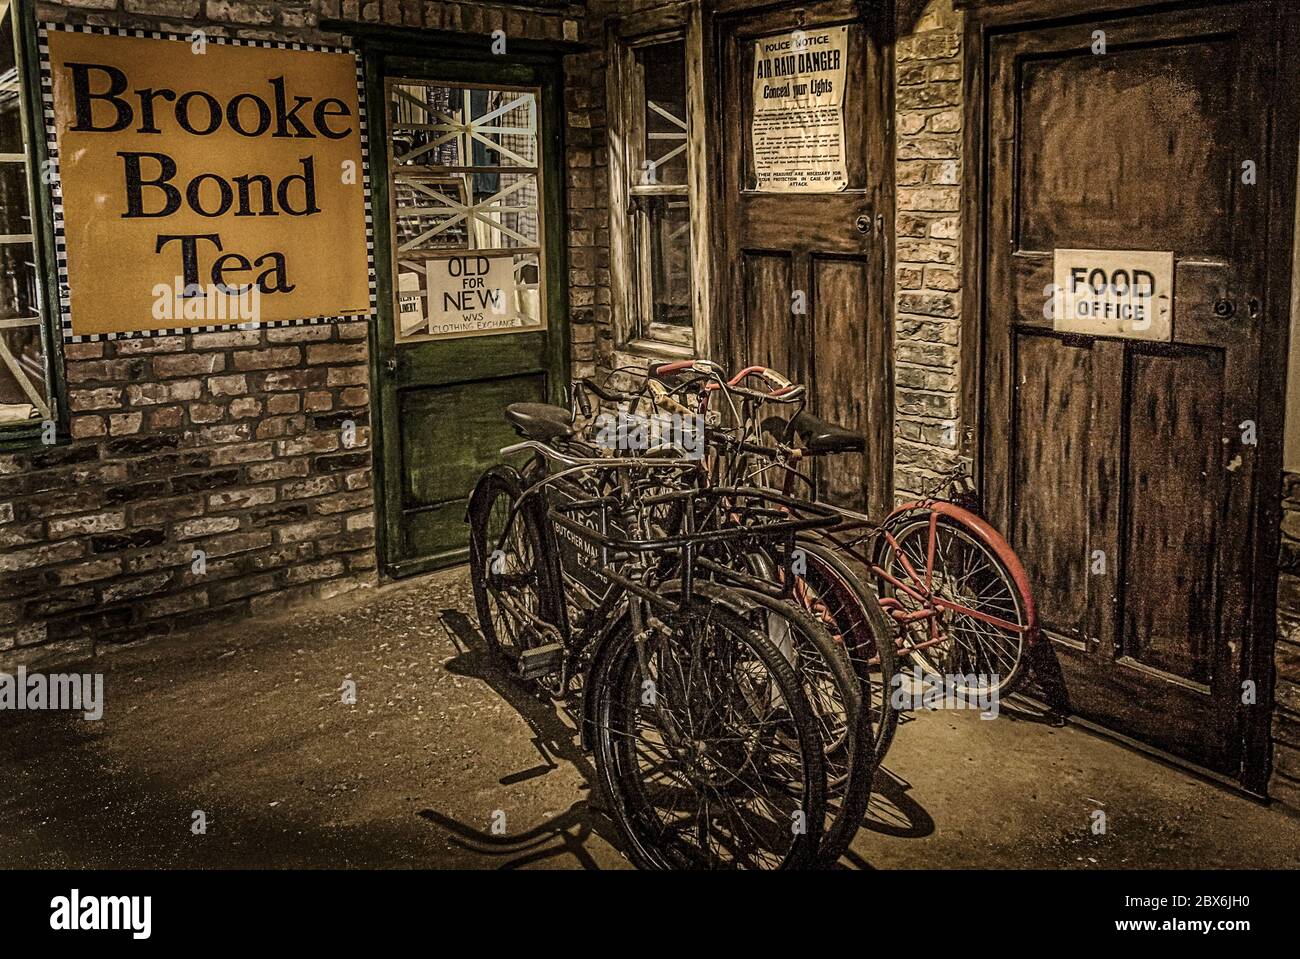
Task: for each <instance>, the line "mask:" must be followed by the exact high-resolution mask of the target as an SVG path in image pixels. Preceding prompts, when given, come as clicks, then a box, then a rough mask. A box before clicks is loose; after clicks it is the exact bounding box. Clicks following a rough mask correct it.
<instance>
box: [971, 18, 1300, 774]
mask: <svg viewBox="0 0 1300 959" xmlns="http://www.w3.org/2000/svg"><path fill="white" fill-rule="evenodd" d="M1273 13H1274V11H1273V8H1272V6H1271V5H1269V4H1262V3H1261V4H1239V5H1233V6H1230V7H1220V8H1206V9H1200V10H1185V11H1181V12H1175V13H1166V14H1161V15H1152V16H1143V17H1133V18H1127V19H1116V20H1108V21H1099V22H1093V21H1091V20H1090V21H1089V22H1088V23H1086V24H1079V25H1071V26H1061V27H1054V28H1049V29H1039V30H1031V31H1027V32H1013V33H1008V34H1004V35H999V36H994V37H993V38H992V40H991V41H990V45H989V60H988V74H987V83H988V87H987V105H988V121H987V122H988V127H987V131H986V133H987V135H986V139H985V142H987V143H988V145H989V146H988V155H987V176H988V181H987V182H988V201H987V202H988V205H987V208H986V212H985V216H986V218H987V222H986V229H987V243H986V247H985V249H986V250H987V253H986V256H987V260H986V269H987V274H986V286H985V302H984V304H983V309H984V323H985V330H986V339H985V347H984V348H985V370H984V375H985V389H986V394H985V407H984V410H983V423H984V430H985V432H984V440H983V458H984V486H985V495H986V499H987V504H988V508H989V512H990V519H991V520H992V521H993V522H994V523H995V524H996V525H997V526H999V527H1000V528H1002V529H1003V530H1005V531H1007V533H1008V535H1009V538H1010V539H1011V541H1012V544H1013V545H1014V547H1015V549H1016V551H1017V552H1018V553H1019V554H1020V556H1021V557H1022V559H1023V560H1024V563H1025V566H1026V569H1027V570H1028V571H1029V574H1030V577H1031V580H1032V583H1033V589H1034V593H1035V598H1036V600H1037V603H1038V608H1039V611H1040V616H1041V621H1042V624H1043V627H1044V630H1045V635H1047V636H1048V637H1050V638H1051V640H1052V642H1053V644H1054V645H1055V649H1056V652H1057V654H1058V658H1059V659H1060V662H1061V666H1062V670H1063V673H1064V678H1065V681H1066V685H1067V688H1068V694H1069V698H1070V701H1071V705H1072V706H1073V708H1074V709H1075V710H1076V711H1077V712H1079V713H1081V714H1082V715H1084V716H1088V717H1091V718H1094V719H1097V720H1100V721H1101V722H1103V723H1104V724H1105V725H1107V726H1109V727H1110V728H1113V729H1115V730H1117V731H1119V732H1121V733H1125V734H1128V735H1130V736H1132V737H1134V738H1136V739H1138V740H1140V741H1142V742H1145V743H1148V744H1151V745H1154V746H1156V747H1158V748H1160V749H1162V750H1165V751H1167V752H1170V753H1172V754H1175V755H1177V756H1180V757H1184V758H1186V759H1190V760H1192V761H1193V762H1195V763H1197V764H1200V765H1203V766H1206V767H1209V768H1211V769H1214V770H1218V771H1220V772H1224V773H1228V774H1230V775H1237V774H1238V773H1239V772H1240V767H1241V763H1242V761H1243V754H1242V743H1243V738H1244V736H1245V733H1244V726H1245V723H1246V718H1245V710H1244V708H1243V706H1242V693H1243V687H1242V683H1243V681H1245V680H1248V679H1253V680H1255V681H1256V682H1257V683H1258V688H1260V689H1263V688H1264V687H1265V685H1266V683H1267V679H1266V676H1267V670H1266V667H1265V666H1264V665H1263V663H1262V662H1261V661H1259V660H1258V659H1256V660H1251V659H1249V658H1248V657H1247V655H1246V654H1245V652H1244V651H1246V650H1248V649H1250V647H1251V644H1250V641H1249V640H1250V635H1251V634H1250V622H1249V619H1250V610H1251V603H1252V584H1253V581H1254V576H1253V571H1252V569H1251V560H1250V557H1251V555H1252V553H1251V535H1252V534H1251V531H1252V529H1253V527H1254V523H1255V510H1256V509H1258V505H1257V502H1256V499H1255V496H1256V493H1255V491H1256V489H1257V485H1256V483H1257V476H1256V469H1257V454H1258V446H1257V445H1255V443H1256V442H1257V437H1256V436H1255V435H1254V434H1253V433H1252V432H1251V430H1252V429H1253V427H1252V424H1255V423H1258V422H1261V421H1263V420H1264V419H1266V418H1267V416H1268V415H1269V414H1268V413H1267V407H1266V406H1261V403H1264V404H1267V403H1272V402H1273V400H1272V399H1270V398H1268V397H1263V398H1262V397H1261V395H1260V365H1259V364H1260V362H1261V359H1262V358H1261V355H1260V344H1261V339H1262V337H1264V336H1265V333H1266V330H1265V319H1264V318H1265V317H1266V316H1267V315H1268V314H1267V311H1266V310H1265V308H1264V303H1265V299H1266V296H1267V292H1268V291H1267V290H1266V288H1265V287H1266V276H1265V269H1266V265H1267V262H1268V255H1267V254H1268V251H1267V243H1266V237H1267V234H1268V196H1269V194H1268V189H1267V188H1266V186H1264V185H1263V183H1262V178H1261V179H1260V180H1259V181H1258V182H1256V181H1254V180H1252V177H1251V176H1250V172H1251V170H1252V167H1253V169H1254V170H1255V171H1258V170H1262V169H1264V168H1265V167H1266V165H1267V157H1268V147H1269V143H1268V134H1269V124H1270V103H1269V99H1268V94H1267V91H1268V89H1269V88H1270V86H1269V84H1270V73H1269V71H1270V70H1271V63H1272V59H1271V57H1270V55H1269V54H1268V53H1267V51H1268V49H1269V31H1270V29H1271V23H1272V20H1273ZM1099 30H1100V31H1104V43H1105V48H1104V49H1105V52H1100V51H1099V50H1098V48H1097V42H1098V39H1099V35H1098V34H1097V33H1096V32H1095V31H1099ZM1289 149H1294V143H1292V144H1291V146H1290V147H1289ZM1057 249H1086V250H1144V251H1172V253H1173V256H1174V264H1175V266H1174V273H1173V277H1174V291H1173V310H1172V322H1173V330H1172V339H1171V341H1169V342H1160V343H1156V342H1144V341H1141V340H1137V339H1125V338H1105V337H1100V336H1087V335H1074V334H1064V333H1059V332H1056V331H1055V330H1054V328H1053V327H1054V321H1053V319H1051V318H1050V316H1051V311H1050V310H1048V311H1045V309H1044V306H1045V301H1046V299H1047V298H1048V296H1050V290H1051V285H1052V283H1053V251H1054V250H1057ZM1265 359H1267V358H1265ZM1277 359H1278V358H1277V357H1273V358H1272V361H1273V362H1276V361H1277ZM1268 482H1272V483H1276V482H1277V477H1276V476H1273V477H1272V478H1269V479H1268ZM1265 579H1266V581H1268V580H1267V577H1266V578H1265ZM1262 695H1264V696H1267V693H1263V694H1262Z"/></svg>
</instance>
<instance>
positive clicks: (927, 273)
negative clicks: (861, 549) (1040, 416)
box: [894, 0, 962, 499]
mask: <svg viewBox="0 0 1300 959" xmlns="http://www.w3.org/2000/svg"><path fill="white" fill-rule="evenodd" d="M961 35H962V21H961V15H960V14H957V13H955V12H954V11H953V9H952V0H933V2H931V3H930V4H928V5H927V7H926V8H925V11H924V12H923V13H922V15H921V16H920V18H919V19H918V20H917V21H916V23H915V25H914V26H913V27H912V32H911V33H909V34H907V35H903V36H900V37H899V39H898V44H897V47H896V52H895V59H896V64H895V66H896V70H895V90H894V95H895V109H896V111H897V112H896V116H895V125H896V130H897V136H896V138H895V140H896V143H895V150H896V156H895V176H896V179H897V185H898V194H897V196H898V203H897V213H896V216H895V234H896V235H895V251H896V253H895V277H894V279H895V304H894V305H895V313H894V362H895V365H894V376H895V388H894V403H895V415H894V488H895V495H896V496H897V497H899V498H900V499H906V498H910V494H915V493H917V492H919V491H920V489H921V487H922V486H924V485H925V484H926V483H927V482H928V480H929V478H931V477H933V476H935V475H936V474H937V473H939V472H941V471H943V470H945V469H947V468H948V467H949V466H951V465H952V464H953V463H954V462H955V461H956V459H957V457H958V453H957V450H958V447H959V445H960V442H961V423H960V416H961V411H960V409H959V408H958V401H959V397H960V380H959V371H958V356H959V351H960V334H961V217H960V213H959V210H960V195H961V188H960V186H959V184H960V183H961V151H962V137H961V133H962V130H961V127H962V98H961V74H962V64H961Z"/></svg>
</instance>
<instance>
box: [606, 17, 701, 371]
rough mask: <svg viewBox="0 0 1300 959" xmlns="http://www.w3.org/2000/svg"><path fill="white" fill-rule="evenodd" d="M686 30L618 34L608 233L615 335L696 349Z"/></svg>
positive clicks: (645, 345)
mask: <svg viewBox="0 0 1300 959" xmlns="http://www.w3.org/2000/svg"><path fill="white" fill-rule="evenodd" d="M687 51H688V40H687V37H686V35H685V33H684V32H683V34H681V35H671V36H667V37H664V36H657V37H652V38H646V39H634V40H630V41H629V40H626V39H622V40H620V41H619V42H618V43H617V44H616V47H615V53H614V60H615V67H614V69H613V70H611V81H610V82H611V90H610V102H611V108H612V109H611V127H612V132H613V135H612V137H611V141H610V142H611V152H612V153H613V154H615V155H613V156H611V163H610V173H611V191H612V196H611V207H612V210H611V234H612V236H613V243H612V246H613V251H612V258H613V260H614V261H615V262H614V263H613V264H612V265H613V271H612V277H611V279H612V281H613V286H614V294H615V303H616V309H617V310H619V311H620V314H621V315H619V316H618V317H617V318H616V320H617V323H618V326H619V338H620V341H621V345H622V346H624V347H627V348H632V349H636V348H641V349H642V350H643V351H646V352H652V353H682V354H689V353H692V352H694V351H695V350H696V348H697V340H701V339H702V338H701V337H700V336H699V335H698V331H699V330H700V328H701V327H702V323H703V319H704V318H703V317H700V316H698V315H697V307H696V303H697V302H698V301H699V296H698V294H699V292H700V290H699V283H700V277H698V276H697V275H696V273H695V264H696V263H698V262H700V261H701V260H700V258H699V257H697V256H696V249H697V244H702V243H703V242H704V238H703V237H701V236H699V235H693V234H698V233H700V232H701V231H699V230H698V229H693V228H692V225H693V223H698V222H701V221H700V216H701V210H700V209H699V206H698V205H699V203H700V202H701V198H700V197H699V195H698V194H699V189H700V188H699V185H698V184H699V183H700V182H702V180H701V177H700V175H699V174H700V173H701V172H702V171H699V170H696V169H694V165H695V164H696V163H697V162H698V161H697V159H696V156H695V150H694V149H693V142H692V125H693V122H694V121H693V114H694V113H695V112H696V111H693V110H692V102H691V97H690V95H689V87H690V84H688V71H689V69H690V59H691V58H690V57H688V54H687Z"/></svg>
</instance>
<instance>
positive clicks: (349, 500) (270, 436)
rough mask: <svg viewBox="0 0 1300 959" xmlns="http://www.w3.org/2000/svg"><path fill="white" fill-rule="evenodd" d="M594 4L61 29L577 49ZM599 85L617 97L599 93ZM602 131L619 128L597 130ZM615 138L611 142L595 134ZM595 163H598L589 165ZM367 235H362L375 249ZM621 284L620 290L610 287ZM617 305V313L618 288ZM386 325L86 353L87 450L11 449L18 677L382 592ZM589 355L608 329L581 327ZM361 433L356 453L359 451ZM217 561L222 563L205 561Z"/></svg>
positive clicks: (87, 348) (185, 6)
mask: <svg viewBox="0 0 1300 959" xmlns="http://www.w3.org/2000/svg"><path fill="white" fill-rule="evenodd" d="M578 13H580V8H577V7H575V6H573V5H571V4H566V3H546V2H544V0H542V2H534V3H533V4H531V5H529V7H528V8H526V9H516V8H510V7H507V6H504V5H501V6H498V5H491V4H469V3H462V4H457V3H428V2H414V0H401V2H395V0H387V2H382V3H381V2H378V0H374V2H362V3H358V2H355V0H310V2H307V0H301V2H293V0H284V2H262V0H254V2H236V0H62V2H58V3H44V4H41V5H39V7H38V16H39V17H40V18H42V19H47V20H55V21H71V22H83V23H91V24H94V25H116V26H130V27H143V28H151V29H162V30H170V31H175V32H188V31H189V30H191V29H193V27H194V26H198V25H201V26H203V27H204V29H206V30H208V31H209V33H212V34H215V35H229V36H242V37H251V38H257V39H297V40H303V41H307V42H320V43H336V42H338V40H339V37H338V35H337V34H330V33H325V32H322V31H321V30H320V29H319V27H318V24H319V21H320V19H321V18H322V17H338V18H343V19H347V20H356V21H361V22H367V23H380V22H382V23H387V24H400V25H403V26H408V27H426V28H430V29H450V30H459V31H464V32H473V33H483V34H484V35H485V36H484V42H485V44H486V43H487V36H486V35H487V34H489V33H490V32H491V31H493V30H497V29H503V30H505V31H506V33H507V37H508V38H509V37H516V38H528V39H537V40H560V39H568V40H574V39H578V37H579V34H580V31H581V23H580V22H579V21H578V20H577V19H576V18H575V17H576V14H578ZM570 61H571V65H572V67H573V69H575V70H576V71H578V75H579V76H580V77H581V79H580V80H578V81H575V84H572V85H571V86H573V87H574V89H572V90H571V91H570V92H569V93H568V94H567V96H568V102H567V104H566V106H568V107H569V111H570V112H569V126H570V129H569V130H568V138H569V141H570V143H572V144H573V145H574V146H575V148H576V150H577V154H576V155H571V157H570V159H571V161H572V163H573V171H572V172H571V174H570V184H569V185H570V193H569V195H570V198H571V200H572V203H573V212H572V217H573V224H574V228H575V230H576V231H577V236H576V238H575V239H576V240H579V241H581V242H577V243H575V254H576V255H575V256H574V262H573V277H572V279H573V281H574V293H573V306H574V310H575V315H574V321H575V323H574V326H575V330H583V329H590V328H591V326H592V318H593V316H594V310H595V308H596V307H597V306H598V305H599V299H600V298H599V294H598V293H597V289H596V284H597V283H598V282H599V279H600V271H601V270H602V269H605V270H606V271H607V267H608V264H607V263H602V261H601V260H600V255H599V253H598V252H597V250H596V249H595V248H596V246H597V244H599V243H604V244H607V243H608V231H607V228H605V232H604V233H601V234H599V235H598V234H597V233H596V231H597V230H599V229H600V228H601V227H602V226H603V219H602V218H603V215H604V214H603V212H597V204H598V201H597V199H596V196H597V195H598V194H599V193H600V192H601V191H603V190H604V187H605V185H604V181H603V179H601V178H602V177H603V175H604V157H603V151H602V150H594V149H593V147H595V146H596V145H598V144H603V139H604V133H603V130H601V127H602V126H603V113H602V109H603V102H604V99H603V90H604V86H603V76H601V75H600V74H599V73H598V66H599V65H598V63H595V62H591V61H588V60H587V59H585V58H584V57H573V58H570ZM587 82H592V83H595V84H597V87H596V89H598V90H599V91H600V93H599V95H598V96H595V95H593V96H587V95H585V94H584V93H583V87H582V85H583V84H584V83H587ZM593 131H599V132H593ZM593 137H594V139H593ZM583 159H585V160H587V162H586V164H585V165H584V164H583V162H582V161H583ZM358 242H359V243H360V242H362V238H360V237H358ZM605 282H606V284H607V282H608V278H607V276H606V277H605ZM604 300H605V307H606V309H607V308H608V293H607V292H606V294H605V297H604ZM368 334H369V330H368V324H367V323H365V322H357V321H353V322H347V323H342V324H338V325H322V326H315V327H308V328H288V329H262V330H236V331H231V332H221V333H207V334H202V333H200V334H191V335H184V336H170V337H161V338H152V339H138V340H123V341H118V342H109V343H102V344H82V345H69V346H68V347H66V354H67V362H66V370H67V376H68V381H69V397H68V400H69V405H70V408H71V410H72V413H71V431H72V440H71V442H68V443H64V444H61V445H58V446H54V447H42V448H37V449H33V450H30V451H22V452H18V453H11V454H0V669H12V668H14V667H16V666H17V665H18V664H19V663H26V664H37V663H40V662H43V661H51V660H53V659H56V658H63V657H65V656H70V655H77V654H81V653H85V652H87V651H88V650H89V649H91V648H92V647H93V645H94V644H95V643H96V642H98V641H110V642H111V641H119V640H126V639H137V638H140V637H143V636H147V635H150V634H151V633H155V632H160V631H165V630H170V629H173V628H177V627H184V626H187V625H189V624H192V623H196V622H199V621H206V620H211V619H214V618H223V617H229V618H234V617H239V616H245V615H257V614H259V613H261V612H263V611H266V610H268V609H271V608H273V607H278V606H282V605H287V604H291V603H297V602H304V601H310V600H312V599H315V598H319V597H327V596H331V595H335V594H337V593H339V592H342V591H345V590H349V589H353V588H356V587H357V586H361V585H367V584H370V583H373V582H374V581H375V579H376V575H377V574H376V556H375V529H374V527H375V518H374V505H373V504H374V498H373V483H374V474H373V470H372V464H371V446H370V431H369V427H368V408H369V401H370V396H369V383H368V366H367V362H368V358H367V349H368V346H367V338H368ZM575 341H576V342H575V346H574V351H575V360H577V361H578V362H579V363H589V362H590V360H591V350H592V343H593V341H594V337H593V336H591V335H588V336H586V339H585V340H584V334H582V333H580V332H579V333H577V334H576V335H575ZM349 441H350V445H349ZM200 553H201V554H202V557H203V561H202V564H200V563H198V562H196V560H197V559H198V556H199V554H200Z"/></svg>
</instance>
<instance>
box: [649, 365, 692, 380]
mask: <svg viewBox="0 0 1300 959" xmlns="http://www.w3.org/2000/svg"><path fill="white" fill-rule="evenodd" d="M694 366H695V361H694V360H674V361H673V362H671V363H651V364H650V366H649V367H648V368H647V369H646V374H647V375H648V376H651V377H653V378H654V379H656V380H658V379H663V378H664V377H665V376H671V375H672V374H674V373H681V372H684V371H685V370H689V369H691V368H692V367H694Z"/></svg>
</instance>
